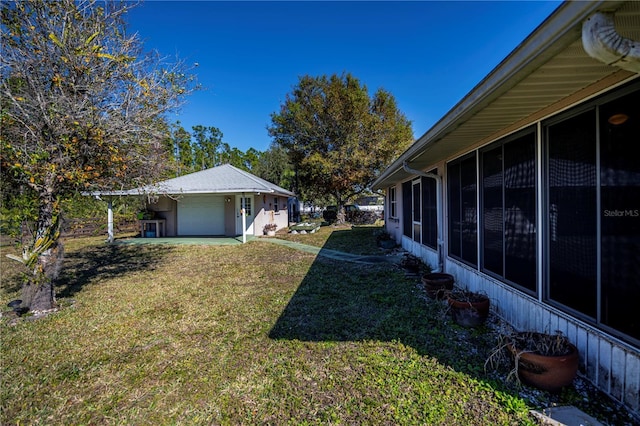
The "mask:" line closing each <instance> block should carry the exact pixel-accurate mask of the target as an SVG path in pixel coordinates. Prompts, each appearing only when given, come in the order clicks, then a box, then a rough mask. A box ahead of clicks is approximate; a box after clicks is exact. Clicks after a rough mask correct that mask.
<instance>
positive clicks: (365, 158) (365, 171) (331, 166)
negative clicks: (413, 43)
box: [268, 74, 413, 206]
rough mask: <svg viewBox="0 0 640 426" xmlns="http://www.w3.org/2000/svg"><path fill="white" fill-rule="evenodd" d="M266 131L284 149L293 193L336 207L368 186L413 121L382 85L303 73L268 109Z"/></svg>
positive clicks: (407, 138)
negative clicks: (273, 109)
mask: <svg viewBox="0 0 640 426" xmlns="http://www.w3.org/2000/svg"><path fill="white" fill-rule="evenodd" d="M271 121H272V124H271V126H270V127H269V128H268V130H269V134H270V135H271V136H272V137H273V140H274V142H275V143H276V144H278V145H279V146H281V147H282V148H284V149H285V150H286V152H287V153H288V156H289V159H290V161H291V164H292V165H293V168H294V170H295V173H296V183H295V192H296V193H298V194H300V195H302V196H303V197H304V198H305V199H315V198H323V196H326V195H330V196H331V197H333V198H334V199H335V201H336V203H337V204H338V205H339V206H342V205H343V204H344V203H345V202H346V201H348V200H350V199H352V198H353V197H355V196H357V195H358V194H361V193H363V192H364V191H366V190H367V189H368V188H369V186H370V185H371V183H373V181H374V180H375V178H376V177H377V176H378V175H379V174H380V173H381V171H382V170H384V169H385V168H386V167H387V166H388V165H389V164H390V162H391V161H392V160H393V159H394V158H396V157H397V156H398V155H399V154H400V153H401V152H403V151H404V150H405V149H406V148H407V147H408V146H409V145H410V144H411V143H412V140H413V132H412V129H411V122H410V121H409V120H408V119H407V118H406V117H405V115H404V114H402V113H401V112H400V111H399V110H398V107H397V105H396V101H395V98H394V97H393V96H392V95H391V94H390V93H389V92H387V91H385V90H384V89H382V88H380V89H378V90H377V91H376V92H375V93H374V94H373V95H372V96H369V92H368V90H367V87H366V86H365V85H362V84H360V82H359V80H358V79H357V78H355V77H353V76H352V75H351V74H343V75H340V76H338V75H335V74H334V75H332V76H330V77H327V76H325V75H323V76H320V77H311V76H304V77H301V78H300V79H299V81H298V84H297V85H296V86H295V87H294V88H293V91H292V92H291V93H289V94H287V96H286V100H285V102H284V103H283V104H282V105H281V107H280V112H279V113H272V114H271Z"/></svg>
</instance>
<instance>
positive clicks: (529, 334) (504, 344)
mask: <svg viewBox="0 0 640 426" xmlns="http://www.w3.org/2000/svg"><path fill="white" fill-rule="evenodd" d="M505 352H506V353H507V356H508V357H509V358H510V359H511V360H512V361H513V364H512V366H513V368H512V370H511V372H510V373H509V376H508V377H507V378H508V379H511V378H514V377H515V378H517V380H519V381H522V382H523V383H526V384H528V385H531V386H535V387H537V388H539V389H542V390H546V391H551V392H556V391H558V390H560V389H562V388H563V387H565V386H568V385H570V384H571V383H572V382H573V379H574V378H575V376H576V374H577V372H578V363H579V358H580V357H579V353H578V349H577V348H576V347H575V345H573V344H572V343H571V342H570V341H569V339H568V338H567V337H566V336H564V335H563V334H562V333H561V332H560V331H556V333H554V334H550V333H540V332H536V331H524V332H512V333H508V334H506V335H503V336H502V337H501V340H500V343H499V344H498V346H497V347H496V348H495V350H494V351H493V353H492V354H491V355H490V356H489V359H487V362H486V363H485V368H486V367H487V365H491V366H496V365H498V364H500V363H501V361H502V358H503V357H504V354H505Z"/></svg>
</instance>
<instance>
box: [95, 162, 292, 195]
mask: <svg viewBox="0 0 640 426" xmlns="http://www.w3.org/2000/svg"><path fill="white" fill-rule="evenodd" d="M243 192H249V193H272V194H276V195H282V196H287V197H291V196H293V195H294V194H293V192H291V191H288V190H286V189H284V188H282V187H280V186H278V185H275V184H273V183H271V182H268V181H266V180H264V179H261V178H259V177H257V176H255V175H253V174H251V173H249V172H246V171H244V170H240V169H238V168H237V167H234V166H232V165H231V164H224V165H221V166H217V167H212V168H210V169H206V170H202V171H199V172H195V173H190V174H188V175H184V176H179V177H177V178H173V179H169V180H165V181H162V182H158V183H156V184H153V185H149V186H146V187H141V188H135V189H131V190H128V191H110V192H100V193H94V194H92V195H138V194H146V193H153V194H167V195H184V194H232V193H243Z"/></svg>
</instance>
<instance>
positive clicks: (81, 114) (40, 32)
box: [0, 0, 195, 310]
mask: <svg viewBox="0 0 640 426" xmlns="http://www.w3.org/2000/svg"><path fill="white" fill-rule="evenodd" d="M1 7H2V9H1V10H2V24H1V45H2V55H1V57H0V58H1V59H0V66H1V69H0V71H1V75H0V80H1V81H0V97H1V101H2V110H1V115H0V120H1V122H0V124H1V126H0V138H1V140H0V144H1V145H0V148H1V151H0V162H1V166H2V169H3V176H2V177H3V179H4V178H6V179H10V180H11V184H12V185H13V186H16V187H19V186H21V185H22V186H24V187H28V188H29V190H30V191H32V192H33V194H35V197H36V199H37V209H38V213H37V223H36V231H35V235H34V238H33V241H32V242H31V243H29V244H28V245H27V246H25V247H23V253H24V254H23V256H22V258H19V260H21V261H22V262H23V263H25V264H26V266H27V267H28V268H29V271H30V274H29V280H27V281H26V282H25V284H24V286H23V288H22V300H23V303H24V304H25V305H26V306H27V307H29V308H30V309H32V310H42V309H50V308H52V307H53V306H54V304H55V298H54V291H53V280H54V279H55V277H56V275H57V273H58V271H59V267H60V262H61V259H62V251H63V250H62V244H61V242H60V240H59V235H60V223H61V214H62V211H61V201H62V200H63V199H64V198H65V197H69V196H71V195H73V194H76V193H78V192H79V191H87V192H89V191H96V190H113V189H120V188H123V187H131V186H140V185H144V184H147V183H150V182H152V181H154V179H156V178H157V177H158V176H160V175H161V172H162V171H163V167H164V165H165V164H166V162H165V161H162V160H164V159H165V158H166V155H167V152H166V143H167V142H166V139H167V137H169V133H168V132H169V126H168V125H167V124H166V122H165V120H164V119H163V117H164V116H165V114H166V113H167V112H168V111H171V110H173V109H175V108H176V107H177V106H178V105H179V103H180V101H181V99H182V98H183V97H184V96H185V95H186V94H188V93H189V92H190V91H192V90H193V89H195V86H194V80H193V78H192V76H190V75H189V74H188V70H187V69H186V67H185V65H184V63H182V62H179V61H178V62H175V63H172V62H168V61H166V60H165V59H164V58H161V57H160V56H159V55H158V53H156V52H152V53H147V54H144V52H143V50H142V43H141V42H140V40H139V39H138V37H137V35H133V36H129V35H127V33H126V22H125V20H124V17H125V14H126V12H127V11H128V9H129V8H130V4H129V3H126V2H98V1H94V0H59V1H56V2H49V1H47V0H29V1H26V0H25V1H19V2H2V6H1Z"/></svg>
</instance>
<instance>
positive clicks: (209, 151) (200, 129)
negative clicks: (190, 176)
mask: <svg viewBox="0 0 640 426" xmlns="http://www.w3.org/2000/svg"><path fill="white" fill-rule="evenodd" d="M192 129H193V138H194V139H195V144H194V145H193V151H194V157H195V158H194V160H195V170H205V169H209V168H211V167H214V166H219V165H220V164H221V153H220V150H221V148H222V144H223V142H222V132H221V131H220V129H218V128H217V127H205V126H202V125H200V124H199V125H197V126H193V127H192ZM195 170H194V171H195Z"/></svg>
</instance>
